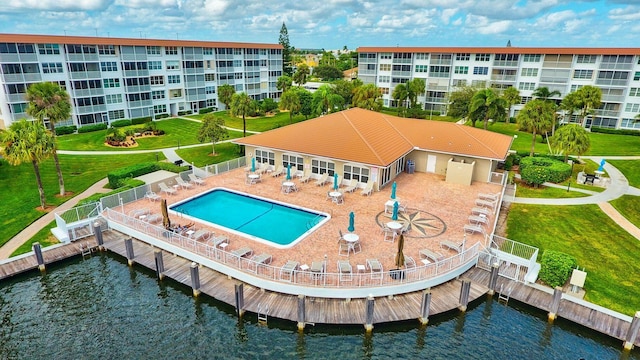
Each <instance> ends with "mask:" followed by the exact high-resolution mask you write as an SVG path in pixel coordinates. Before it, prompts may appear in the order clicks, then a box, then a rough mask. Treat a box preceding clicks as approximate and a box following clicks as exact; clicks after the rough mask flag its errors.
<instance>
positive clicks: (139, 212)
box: [129, 209, 150, 219]
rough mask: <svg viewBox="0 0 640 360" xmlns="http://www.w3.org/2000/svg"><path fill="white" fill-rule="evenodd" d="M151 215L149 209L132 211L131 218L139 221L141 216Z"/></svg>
mask: <svg viewBox="0 0 640 360" xmlns="http://www.w3.org/2000/svg"><path fill="white" fill-rule="evenodd" d="M149 213H150V211H149V209H135V210H131V212H130V213H129V216H131V217H132V218H136V219H137V218H140V216H146V215H149Z"/></svg>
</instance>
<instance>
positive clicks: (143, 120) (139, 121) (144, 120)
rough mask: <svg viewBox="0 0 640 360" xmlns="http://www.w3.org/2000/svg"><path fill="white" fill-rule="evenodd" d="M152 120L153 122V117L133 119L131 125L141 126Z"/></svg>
mask: <svg viewBox="0 0 640 360" xmlns="http://www.w3.org/2000/svg"><path fill="white" fill-rule="evenodd" d="M151 120H153V119H152V118H151V116H145V117H139V118H135V119H131V125H140V124H144V123H148V122H149V121H151Z"/></svg>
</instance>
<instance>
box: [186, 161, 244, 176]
mask: <svg viewBox="0 0 640 360" xmlns="http://www.w3.org/2000/svg"><path fill="white" fill-rule="evenodd" d="M244 166H247V157H246V156H243V157H239V158H235V159H231V160H229V161H225V162H221V163H218V164H211V165H207V166H205V167H204V169H198V170H200V171H198V173H196V175H198V176H202V177H209V176H213V175H218V174H222V173H225V172H227V171H231V170H235V169H238V168H241V167H244ZM194 169H195V168H194ZM200 172H202V175H201V174H200Z"/></svg>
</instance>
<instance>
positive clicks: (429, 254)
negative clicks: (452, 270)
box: [420, 249, 444, 262]
mask: <svg viewBox="0 0 640 360" xmlns="http://www.w3.org/2000/svg"><path fill="white" fill-rule="evenodd" d="M420 258H422V259H429V260H431V261H433V262H438V261H440V260H442V259H444V255H442V254H440V253H438V252H435V251H431V250H429V249H422V250H420Z"/></svg>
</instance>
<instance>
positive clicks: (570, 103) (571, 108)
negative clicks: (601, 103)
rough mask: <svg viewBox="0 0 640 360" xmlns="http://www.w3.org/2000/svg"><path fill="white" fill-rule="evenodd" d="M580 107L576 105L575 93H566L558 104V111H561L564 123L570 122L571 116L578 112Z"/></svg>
mask: <svg viewBox="0 0 640 360" xmlns="http://www.w3.org/2000/svg"><path fill="white" fill-rule="evenodd" d="M579 107H580V105H579V104H578V97H577V95H576V93H575V92H572V93H568V94H567V95H566V96H565V97H564V98H563V99H562V102H561V103H560V110H562V113H563V117H566V119H565V120H566V122H567V123H570V122H571V116H573V114H574V113H575V112H576V111H577V110H578V108H579Z"/></svg>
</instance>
